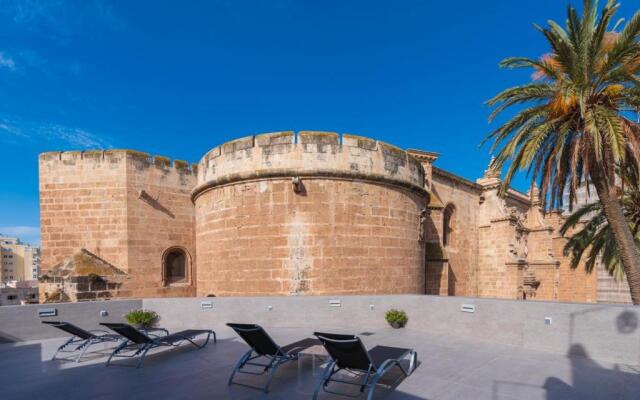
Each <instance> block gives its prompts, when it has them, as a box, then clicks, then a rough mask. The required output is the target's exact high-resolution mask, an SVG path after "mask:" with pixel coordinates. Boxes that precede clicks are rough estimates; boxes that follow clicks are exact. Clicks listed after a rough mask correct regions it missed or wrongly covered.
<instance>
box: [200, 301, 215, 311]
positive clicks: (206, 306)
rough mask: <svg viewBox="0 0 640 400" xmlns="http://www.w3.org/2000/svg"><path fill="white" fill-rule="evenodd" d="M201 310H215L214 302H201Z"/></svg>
mask: <svg viewBox="0 0 640 400" xmlns="http://www.w3.org/2000/svg"><path fill="white" fill-rule="evenodd" d="M200 308H202V309H203V310H210V309H212V308H213V302H212V301H201V302H200Z"/></svg>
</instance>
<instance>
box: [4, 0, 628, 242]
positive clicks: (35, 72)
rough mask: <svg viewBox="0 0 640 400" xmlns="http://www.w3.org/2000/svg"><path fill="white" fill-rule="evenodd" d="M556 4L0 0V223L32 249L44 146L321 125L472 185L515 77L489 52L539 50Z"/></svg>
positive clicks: (519, 74)
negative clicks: (429, 156)
mask: <svg viewBox="0 0 640 400" xmlns="http://www.w3.org/2000/svg"><path fill="white" fill-rule="evenodd" d="M576 3H581V1H576V0H574V4H576ZM632 3H633V2H632V1H631V0H627V1H625V2H623V6H622V9H621V12H620V16H625V17H629V16H630V15H631V13H632V12H633V11H635V9H636V8H637V6H635V7H634V6H633V4H632ZM566 5H567V3H566V2H565V1H558V0H537V1H535V2H533V1H531V0H509V1H504V0H485V1H477V0H459V1H446V2H441V1H438V2H436V1H427V0H421V1H372V0H368V1H328V0H325V1H293V0H292V1H277V0H276V1H241V0H229V1H214V0H211V1H199V2H198V1H186V2H173V1H135V2H132V1H106V0H104V1H101V0H78V1H63V0H47V1H44V0H43V1H33V0H0V155H1V157H2V163H3V170H4V179H3V184H2V185H0V232H2V233H7V234H17V235H19V236H21V237H22V238H23V239H24V240H26V241H30V242H33V243H35V244H37V243H38V241H39V239H38V237H39V235H38V225H39V215H38V176H37V155H38V154H39V153H40V152H43V151H51V150H74V149H76V150H77V149H87V148H131V149H137V150H141V151H147V152H150V153H152V154H159V155H165V156H169V157H171V158H174V159H175V158H178V159H186V160H189V161H193V162H195V161H197V160H198V159H199V158H200V157H201V156H202V155H203V154H204V153H205V152H206V151H207V150H209V149H210V148H211V147H214V146H215V145H217V144H219V143H221V142H224V141H227V140H229V139H232V138H236V137H240V136H246V135H248V134H252V133H259V132H269V131H278V130H330V131H337V132H349V133H356V134H362V135H367V136H371V137H375V138H377V139H380V140H384V141H388V142H391V143H393V144H396V145H398V146H401V147H404V148H409V147H411V148H418V149H424V150H429V151H436V152H439V153H441V158H440V159H439V160H438V162H437V164H436V165H437V166H439V167H441V168H445V169H447V170H450V171H452V172H454V173H456V174H459V175H462V176H464V177H467V178H469V179H476V178H477V177H479V176H480V175H481V174H482V171H483V170H484V169H485V168H486V166H487V163H488V160H489V155H488V149H487V147H484V148H481V149H479V148H478V143H479V142H480V141H481V140H482V138H483V137H484V136H485V135H486V134H487V133H488V132H490V130H491V128H492V127H491V126H490V125H489V124H488V123H487V116H488V114H489V112H490V111H489V108H488V107H487V106H485V105H483V103H484V102H485V101H486V100H487V99H489V98H490V97H492V96H493V95H494V94H495V93H497V92H498V91H499V90H501V89H503V88H506V87H509V86H512V85H514V84H517V83H521V82H523V81H525V80H526V79H528V78H529V73H527V72H524V71H506V70H500V69H499V68H498V66H497V64H498V62H499V61H500V60H501V59H503V58H504V57H507V56H520V55H524V56H534V57H536V56H539V55H541V54H543V53H545V52H546V51H547V48H546V46H545V42H544V39H543V38H542V36H541V35H540V34H539V33H538V32H537V31H536V30H535V29H534V28H533V27H532V24H533V23H538V24H545V23H546V20H547V19H549V18H552V19H555V20H557V21H564V19H565V13H566ZM515 184H516V187H518V188H519V189H523V190H526V188H527V184H526V181H525V179H524V178H523V177H520V178H519V179H518V180H517V182H516V183H515Z"/></svg>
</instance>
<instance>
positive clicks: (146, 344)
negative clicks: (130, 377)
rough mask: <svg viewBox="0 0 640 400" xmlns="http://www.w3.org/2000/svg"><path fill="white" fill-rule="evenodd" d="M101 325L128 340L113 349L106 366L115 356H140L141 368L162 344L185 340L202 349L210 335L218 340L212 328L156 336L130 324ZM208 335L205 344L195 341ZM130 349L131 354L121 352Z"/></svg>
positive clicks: (168, 344) (175, 343)
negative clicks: (148, 355) (148, 354)
mask: <svg viewBox="0 0 640 400" xmlns="http://www.w3.org/2000/svg"><path fill="white" fill-rule="evenodd" d="M100 325H103V326H106V327H107V328H109V329H111V330H112V331H114V332H116V333H118V334H120V335H121V336H122V337H124V338H125V339H126V340H125V341H124V342H123V343H122V344H120V345H119V346H118V347H116V348H115V349H114V350H113V353H111V355H110V356H109V359H108V360H107V364H106V366H109V364H110V363H111V359H112V358H113V357H128V358H131V357H136V356H140V360H139V361H138V364H137V365H136V368H139V367H140V366H141V365H142V362H143V361H144V358H145V356H146V355H147V353H148V352H149V350H151V349H154V348H156V347H162V346H177V345H179V344H180V343H181V342H183V341H187V342H189V343H191V344H192V345H194V346H196V347H197V348H199V349H201V348H203V347H204V346H206V345H207V343H209V339H210V337H211V336H212V335H213V342H214V343H215V342H216V333H215V332H214V331H212V330H202V329H198V330H196V329H188V330H184V331H180V332H176V333H172V334H169V335H166V336H155V335H152V334H147V333H145V332H143V331H140V330H138V329H136V328H134V327H133V326H131V325H128V324H114V323H106V322H103V323H101V324H100ZM205 334H206V335H207V337H206V340H205V342H204V343H203V344H198V343H196V342H195V338H196V337H197V336H200V335H205ZM125 350H129V352H130V354H121V352H123V351H125Z"/></svg>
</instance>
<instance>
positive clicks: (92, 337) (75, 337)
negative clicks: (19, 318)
mask: <svg viewBox="0 0 640 400" xmlns="http://www.w3.org/2000/svg"><path fill="white" fill-rule="evenodd" d="M42 323H43V324H45V325H50V326H53V327H54V328H58V329H60V330H62V331H64V332H66V333H69V334H71V335H72V336H71V337H70V338H69V339H68V340H67V341H66V342H64V343H63V344H62V345H61V346H60V347H58V349H57V350H56V352H55V353H54V354H53V357H51V361H54V360H56V359H57V356H58V354H59V353H76V352H79V353H78V355H77V356H76V357H75V362H80V360H81V359H82V356H84V353H85V352H86V351H87V349H89V347H91V346H93V345H94V344H98V343H106V342H118V341H120V339H122V337H121V336H120V335H114V334H110V333H109V332H107V331H105V330H102V329H92V330H89V331H87V330H84V329H82V328H80V327H79V326H77V325H74V324H72V323H70V322H66V321H42ZM69 347H73V348H72V349H69Z"/></svg>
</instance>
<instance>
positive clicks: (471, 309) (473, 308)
mask: <svg viewBox="0 0 640 400" xmlns="http://www.w3.org/2000/svg"><path fill="white" fill-rule="evenodd" d="M460 311H462V312H466V313H474V312H476V306H475V305H473V304H463V305H461V306H460Z"/></svg>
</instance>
